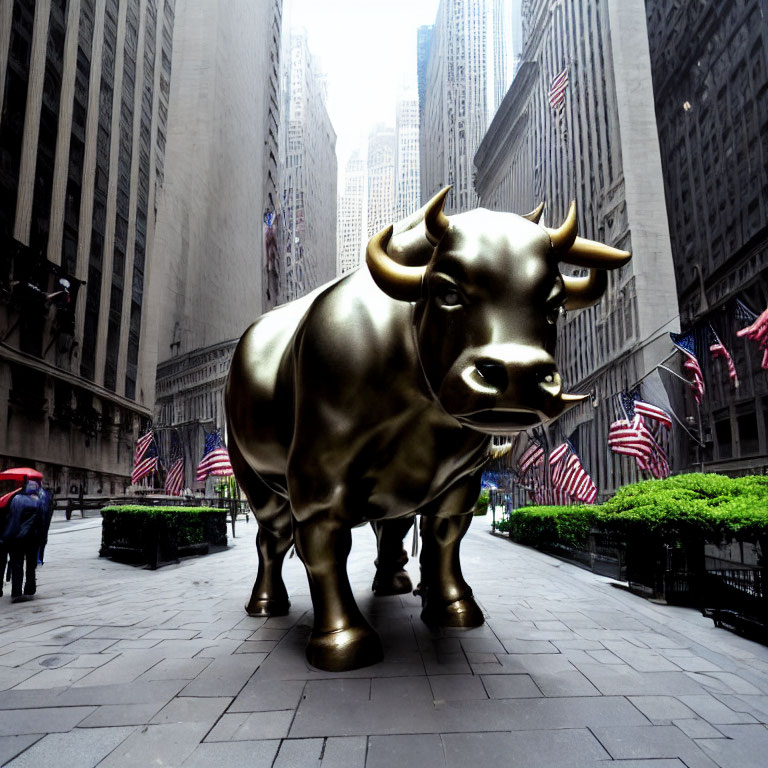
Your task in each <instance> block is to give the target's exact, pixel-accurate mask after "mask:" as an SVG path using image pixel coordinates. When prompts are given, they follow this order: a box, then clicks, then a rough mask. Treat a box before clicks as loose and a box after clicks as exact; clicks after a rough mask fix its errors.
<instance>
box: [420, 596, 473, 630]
mask: <svg viewBox="0 0 768 768" xmlns="http://www.w3.org/2000/svg"><path fill="white" fill-rule="evenodd" d="M421 620H422V621H423V622H424V623H425V624H427V625H429V626H430V627H463V628H465V629H469V628H471V627H479V626H481V625H482V624H483V623H484V622H485V617H484V616H483V612H482V611H481V610H480V607H479V606H478V604H477V603H476V602H475V599H474V598H473V597H472V596H471V595H470V596H469V597H465V598H462V599H461V600H454V601H453V602H452V603H442V604H439V605H435V604H434V603H433V602H430V601H429V600H427V604H426V606H425V607H424V610H422V612H421Z"/></svg>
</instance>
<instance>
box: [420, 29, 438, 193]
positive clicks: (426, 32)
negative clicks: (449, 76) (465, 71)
mask: <svg viewBox="0 0 768 768" xmlns="http://www.w3.org/2000/svg"><path fill="white" fill-rule="evenodd" d="M433 31H434V27H433V26H432V25H429V26H423V27H419V29H418V32H417V35H416V83H417V87H418V91H419V195H420V197H421V200H420V201H419V202H422V203H423V202H426V199H427V198H426V190H425V189H424V185H425V183H426V178H425V176H424V173H423V169H424V167H425V165H426V159H425V152H426V145H427V142H426V137H425V132H424V128H425V125H424V107H425V105H426V103H427V66H428V65H429V52H430V50H431V49H432V34H433Z"/></svg>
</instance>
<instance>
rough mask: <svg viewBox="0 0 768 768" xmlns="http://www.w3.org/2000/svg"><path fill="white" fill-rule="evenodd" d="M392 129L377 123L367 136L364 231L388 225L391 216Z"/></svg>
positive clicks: (392, 191)
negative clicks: (365, 223)
mask: <svg viewBox="0 0 768 768" xmlns="http://www.w3.org/2000/svg"><path fill="white" fill-rule="evenodd" d="M395 155H396V148H395V132H394V130H393V129H392V128H391V127H389V126H387V125H378V126H376V127H375V128H374V129H373V130H372V131H371V133H370V136H369V137H368V206H367V216H366V221H367V230H368V231H367V235H368V237H369V238H370V237H373V236H374V235H375V234H376V233H377V232H380V231H381V230H382V229H384V227H388V226H389V225H390V224H391V223H392V222H393V221H394V216H395Z"/></svg>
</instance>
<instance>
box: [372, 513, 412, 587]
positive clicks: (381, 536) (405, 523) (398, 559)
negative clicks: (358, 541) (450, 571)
mask: <svg viewBox="0 0 768 768" xmlns="http://www.w3.org/2000/svg"><path fill="white" fill-rule="evenodd" d="M371 527H372V528H373V530H374V532H375V533H376V543H377V554H378V557H377V558H376V563H375V564H376V575H375V576H374V578H373V587H372V589H373V593H374V594H375V595H376V597H381V596H382V595H404V594H406V593H407V592H410V591H411V590H412V589H413V585H412V584H411V579H410V577H409V576H408V573H407V572H406V570H405V564H406V563H407V562H408V553H407V552H406V551H405V549H403V538H404V537H405V536H406V534H407V533H408V531H410V530H411V528H412V527H413V518H412V517H408V518H405V519H402V520H378V521H376V522H374V523H371Z"/></svg>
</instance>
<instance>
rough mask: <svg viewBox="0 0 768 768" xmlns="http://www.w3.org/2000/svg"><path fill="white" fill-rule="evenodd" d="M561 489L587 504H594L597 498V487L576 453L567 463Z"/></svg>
mask: <svg viewBox="0 0 768 768" xmlns="http://www.w3.org/2000/svg"><path fill="white" fill-rule="evenodd" d="M560 487H561V488H562V489H563V490H564V491H565V492H566V493H567V494H568V495H569V496H571V497H572V498H574V499H578V501H583V502H585V503H587V504H594V503H595V499H596V498H597V486H596V485H595V483H594V481H593V480H592V478H591V477H590V476H589V475H588V474H587V471H586V470H585V469H584V466H583V465H582V463H581V459H580V458H579V457H578V455H577V454H576V453H572V454H571V455H570V456H569V457H568V458H567V460H566V462H565V469H564V471H563V474H562V477H561V479H560Z"/></svg>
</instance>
